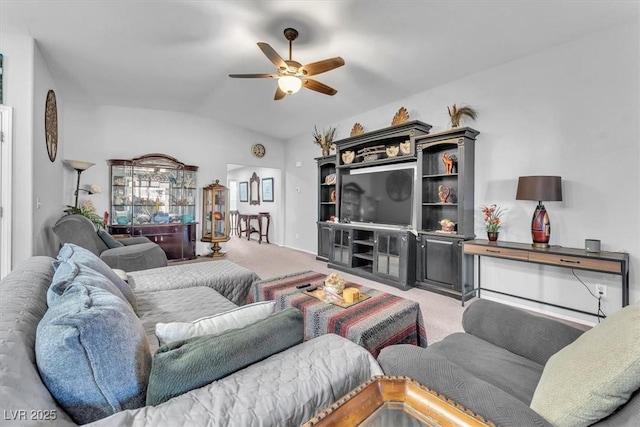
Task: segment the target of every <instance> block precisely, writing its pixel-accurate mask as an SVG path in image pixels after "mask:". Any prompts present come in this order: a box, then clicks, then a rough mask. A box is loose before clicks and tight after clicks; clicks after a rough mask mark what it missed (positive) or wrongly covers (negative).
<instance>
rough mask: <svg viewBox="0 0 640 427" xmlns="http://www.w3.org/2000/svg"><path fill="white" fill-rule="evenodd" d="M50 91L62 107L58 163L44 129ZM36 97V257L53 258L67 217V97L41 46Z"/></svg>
mask: <svg viewBox="0 0 640 427" xmlns="http://www.w3.org/2000/svg"><path fill="white" fill-rule="evenodd" d="M49 89H53V90H54V91H55V92H56V104H57V106H58V152H57V156H56V159H55V161H54V162H51V160H49V154H48V152H47V148H46V137H45V129H44V112H45V101H46V98H47V92H48V91H49ZM33 93H34V104H33V113H34V114H33V117H34V120H33V201H34V203H33V236H32V237H33V254H34V255H49V256H52V255H55V254H57V253H58V249H59V241H58V239H57V238H56V236H55V234H54V233H53V230H52V229H51V227H52V226H53V225H54V224H55V222H56V221H57V220H58V219H59V218H60V217H61V216H63V215H64V212H63V211H64V206H63V205H64V203H63V195H64V191H63V188H62V185H61V184H62V182H63V172H64V165H63V163H62V159H63V158H64V148H65V145H66V144H65V132H64V130H65V126H64V95H63V94H61V93H60V91H58V90H57V88H56V84H55V81H54V80H53V77H52V76H51V73H50V71H49V68H48V67H47V64H46V62H45V61H44V59H43V57H42V54H41V53H40V49H39V48H38V45H37V43H36V45H35V51H34V88H33ZM74 179H75V172H74ZM19 191H21V190H19Z"/></svg>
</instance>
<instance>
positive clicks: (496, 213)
mask: <svg viewBox="0 0 640 427" xmlns="http://www.w3.org/2000/svg"><path fill="white" fill-rule="evenodd" d="M481 209H482V213H483V215H484V227H485V229H486V230H487V238H488V239H489V241H491V242H495V241H496V240H498V234H499V232H500V229H501V228H502V226H503V221H502V215H503V214H504V210H503V209H502V208H501V207H500V206H498V205H496V204H493V205H491V206H484V207H482V208H481Z"/></svg>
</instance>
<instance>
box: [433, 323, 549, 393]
mask: <svg viewBox="0 0 640 427" xmlns="http://www.w3.org/2000/svg"><path fill="white" fill-rule="evenodd" d="M428 348H429V351H431V352H435V353H438V354H439V355H441V356H443V357H445V358H446V359H447V360H449V361H451V362H453V363H456V364H457V365H458V366H461V367H463V368H464V369H465V371H467V372H469V373H470V374H471V375H473V376H474V377H477V378H479V379H481V380H482V381H485V382H487V383H489V384H492V385H494V386H496V387H498V388H499V389H501V390H504V391H505V392H506V393H509V394H510V395H511V396H513V397H515V398H517V399H518V400H520V401H522V402H523V403H525V404H526V405H529V404H530V403H531V397H532V396H533V393H534V391H535V389H536V386H537V385H538V382H539V381H540V376H541V375H542V370H543V368H544V367H543V366H542V365H540V364H538V363H536V362H533V361H531V360H529V359H527V358H525V357H522V356H519V355H517V354H514V353H511V352H510V351H508V350H506V349H504V348H501V347H498V346H496V345H493V344H491V343H489V342H487V341H484V340H482V339H480V338H478V337H476V336H473V335H471V334H465V333H461V332H460V333H454V334H451V335H449V336H447V337H446V338H445V339H444V340H442V341H438V342H436V343H435V344H432V345H430V346H429V347H428ZM470 354H473V357H469V355H470Z"/></svg>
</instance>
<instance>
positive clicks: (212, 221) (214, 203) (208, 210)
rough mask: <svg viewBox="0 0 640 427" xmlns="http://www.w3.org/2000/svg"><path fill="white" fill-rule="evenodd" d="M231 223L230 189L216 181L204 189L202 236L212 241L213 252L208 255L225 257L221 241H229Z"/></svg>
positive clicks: (204, 239) (203, 239) (203, 238)
mask: <svg viewBox="0 0 640 427" xmlns="http://www.w3.org/2000/svg"><path fill="white" fill-rule="evenodd" d="M230 231H231V223H230V219H229V189H228V188H227V187H225V186H224V185H222V184H220V181H219V180H217V179H216V182H215V183H213V184H211V185H209V186H207V187H204V188H203V189H202V238H201V239H200V241H202V242H207V243H211V251H212V252H211V253H210V254H208V255H207V256H211V257H214V258H218V257H223V256H225V255H226V253H224V252H221V251H220V250H221V249H222V248H221V247H220V243H222V242H228V241H229V232H230Z"/></svg>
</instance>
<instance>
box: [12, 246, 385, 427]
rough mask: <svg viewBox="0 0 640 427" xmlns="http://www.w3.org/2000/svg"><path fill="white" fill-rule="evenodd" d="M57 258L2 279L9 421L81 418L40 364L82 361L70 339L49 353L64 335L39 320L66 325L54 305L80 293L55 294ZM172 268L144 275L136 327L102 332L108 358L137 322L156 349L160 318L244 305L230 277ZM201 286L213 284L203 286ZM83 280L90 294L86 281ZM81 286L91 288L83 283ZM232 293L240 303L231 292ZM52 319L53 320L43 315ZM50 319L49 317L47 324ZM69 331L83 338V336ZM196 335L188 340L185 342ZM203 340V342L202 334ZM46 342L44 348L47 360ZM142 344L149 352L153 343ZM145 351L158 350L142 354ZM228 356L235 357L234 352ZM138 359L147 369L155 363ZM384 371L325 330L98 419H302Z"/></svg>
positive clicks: (63, 422)
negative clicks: (189, 280) (163, 397)
mask: <svg viewBox="0 0 640 427" xmlns="http://www.w3.org/2000/svg"><path fill="white" fill-rule="evenodd" d="M54 261H56V260H55V259H53V258H50V257H41V256H36V257H32V258H30V259H28V260H26V261H24V262H22V263H21V264H20V265H19V266H17V267H16V268H15V269H14V270H13V271H12V272H11V273H10V274H9V275H8V276H7V277H5V278H4V279H3V280H2V281H1V282H0V296H1V302H0V304H1V314H0V316H1V317H0V343H2V344H1V345H0V363H1V369H0V406H1V407H0V409H1V410H2V413H3V414H4V419H3V421H2V425H3V426H4V425H6V426H12V425H20V426H25V425H26V426H29V425H34V426H35V425H56V426H72V425H77V423H76V421H74V418H73V417H72V416H71V415H70V414H69V413H68V412H67V411H65V410H64V409H63V406H62V405H61V404H60V403H59V402H58V401H57V400H56V399H55V398H54V397H53V395H52V393H51V392H50V391H49V389H48V387H47V386H46V385H45V382H47V383H48V381H50V378H48V373H45V374H42V373H41V372H40V370H39V364H40V362H43V363H44V362H47V363H51V362H52V363H57V365H56V366H57V368H60V369H65V368H69V367H71V368H72V369H75V368H76V366H75V362H73V361H72V360H70V359H67V358H66V357H67V356H66V352H67V349H66V348H65V347H58V350H57V352H50V353H49V354H47V349H48V348H51V346H55V345H56V344H57V343H56V342H53V343H50V346H49V347H47V345H48V344H49V343H47V342H46V340H45V339H43V338H42V331H43V330H44V329H41V330H39V323H43V324H44V323H48V327H49V328H52V329H51V330H53V331H54V332H55V328H56V327H62V326H65V325H62V326H61V325H60V322H56V319H55V318H54V319H53V321H51V320H52V319H51V316H52V314H51V311H53V310H54V309H56V310H60V303H57V302H56V300H55V298H67V297H68V296H69V295H66V294H70V293H71V291H69V290H65V289H62V288H60V289H58V293H57V294H56V293H55V292H53V293H52V292H48V290H49V288H50V286H51V284H52V280H53V277H54V272H55V270H54V266H53V263H54ZM216 263H217V261H216V262H211V263H206V264H210V266H209V267H211V266H213V265H214V264H216ZM203 264H205V263H203ZM220 265H221V266H223V267H224V268H225V269H226V273H224V274H222V275H221V276H223V277H227V276H228V277H227V279H230V280H233V277H234V274H233V273H232V272H231V271H230V270H229V268H232V266H230V265H229V264H226V263H223V264H220ZM236 267H238V266H236ZM58 268H59V269H60V267H58ZM164 268H165V270H163V269H157V270H158V271H155V272H153V271H152V270H150V271H151V273H150V274H151V275H147V276H146V279H148V280H146V281H145V276H138V277H137V279H138V280H137V285H138V286H139V288H140V289H136V290H135V292H134V293H133V295H134V296H135V300H136V301H135V302H136V304H135V305H136V307H135V308H136V309H137V316H133V317H129V318H128V319H130V320H128V321H129V322H130V324H129V326H128V327H126V328H120V329H121V330H116V331H112V333H107V334H105V335H104V336H101V337H100V338H101V340H102V341H103V342H102V343H101V344H103V346H102V347H101V348H107V349H109V350H108V352H113V357H114V360H108V361H107V362H105V363H110V364H114V365H115V366H119V365H117V361H115V360H116V357H117V356H118V354H117V352H118V351H119V346H120V344H121V343H122V342H123V341H125V340H127V339H128V338H129V337H130V335H132V334H134V332H135V331H137V330H142V331H143V334H144V335H145V340H146V341H148V342H149V350H148V351H153V350H155V349H156V348H157V347H158V342H157V340H156V337H155V335H154V333H153V331H154V326H155V324H156V323H158V322H181V321H190V320H194V319H197V318H200V317H203V316H208V315H211V314H215V313H219V312H223V311H226V310H229V309H233V308H235V307H237V306H238V304H237V303H241V302H242V301H240V299H241V298H240V297H239V296H238V295H236V294H234V291H233V289H234V286H232V285H233V283H226V280H217V281H213V282H216V283H218V284H222V285H221V286H222V287H221V288H220V292H218V291H216V290H215V289H214V286H216V285H215V283H213V282H209V281H207V280H205V281H204V282H196V283H194V285H195V286H190V287H188V286H185V285H184V280H182V281H181V280H178V279H177V277H179V276H182V277H184V274H183V273H184V271H182V272H181V271H180V270H178V271H177V272H178V273H179V274H177V275H176V276H175V277H176V279H175V280H174V281H173V282H172V283H168V284H167V285H166V287H163V286H162V284H161V282H162V280H161V278H162V277H169V276H170V274H169V272H171V271H172V270H171V269H172V268H173V267H164ZM238 268H239V269H240V270H242V269H241V268H240V267H238ZM232 269H233V268H232ZM240 270H237V269H236V271H235V272H236V273H237V275H235V278H236V279H237V280H248V279H247V278H252V277H254V276H253V273H251V272H248V271H245V272H242V271H240ZM134 276H135V275H134ZM201 276H202V275H200V277H201ZM255 277H257V276H255ZM134 281H135V280H134ZM169 282H171V281H169ZM123 283H124V282H123ZM145 283H146V284H145ZM198 284H204V285H205V286H197V285H198ZM105 286H107V285H105ZM79 288H80V289H84V291H82V292H85V293H86V289H87V288H86V287H85V288H83V287H82V286H80V287H79ZM90 289H91V290H90V291H89V293H88V294H89V299H91V298H93V299H94V300H95V301H97V300H99V299H100V298H106V296H105V295H106V294H105V293H104V292H103V291H102V290H95V289H92V288H90ZM65 292H66V294H65ZM77 292H78V293H79V294H82V292H81V291H77ZM225 293H226V294H227V296H229V297H230V298H232V299H234V300H235V302H232V301H231V300H229V299H228V298H227V297H225V296H223V294H225ZM123 294H124V293H123ZM81 296H84V297H86V296H87V295H81ZM48 298H49V303H50V304H51V305H52V307H53V308H50V309H49V311H50V313H49V314H47V311H48ZM239 298H240V299H239ZM95 301H94V303H95ZM115 301H116V305H117V307H121V308H119V309H118V310H116V311H117V312H122V313H124V312H127V313H129V314H130V312H131V313H133V310H130V308H128V306H127V302H126V301H124V299H122V298H120V299H117V298H116V299H115ZM118 304H119V305H118ZM294 317H295V313H294ZM43 318H45V321H42V320H43ZM45 327H46V326H43V325H40V328H45ZM258 333H259V331H258ZM80 335H82V333H81V334H80ZM277 335H278V334H271V336H270V337H268V338H277ZM81 338H82V337H81ZM94 338H95V337H94ZM199 338H202V337H199ZM64 339H65V340H66V339H71V340H72V341H73V340H75V341H78V339H77V337H74V336H72V337H68V336H67V337H64ZM205 339H206V338H205ZM227 339H228V337H227ZM145 340H143V341H145ZM36 341H38V342H37V343H36ZM187 341H189V340H184V342H187ZM198 343H199V344H201V343H202V341H199V342H198ZM37 345H38V346H39V347H38V348H39V349H40V350H39V353H38V358H39V359H38V361H37V360H36V346H37ZM180 345H181V344H180ZM265 345H267V344H265ZM141 347H143V350H144V352H143V353H145V354H146V351H147V349H146V344H144V345H141ZM165 347H166V346H165ZM165 347H162V348H165ZM261 347H262V346H261ZM53 348H55V347H53ZM241 348H243V349H244V352H243V353H242V356H243V360H244V359H246V357H244V356H246V355H247V354H251V352H253V351H255V350H256V349H255V348H252V347H248V346H245V347H241ZM214 350H215V349H214ZM108 352H107V353H108ZM57 355H58V356H59V357H58V360H56V356H57ZM146 357H150V356H145V357H142V359H145V358H146ZM153 357H157V355H155V356H153ZM47 358H48V359H47ZM239 358H240V357H238V359H239ZM227 359H229V360H231V361H232V362H235V361H236V360H235V359H236V358H234V357H228V358H227ZM149 360H150V359H149ZM165 361H166V360H165ZM227 361H228V360H226V361H225V360H223V362H227ZM37 362H38V363H37ZM125 362H126V363H123V364H122V369H123V370H125V368H126V366H128V362H129V361H125ZM147 362H148V360H147ZM65 365H66V366H65ZM69 365H74V366H69ZM125 365H126V366H125ZM208 365H211V364H209V363H203V364H201V366H204V367H210V366H208ZM136 366H143V367H146V368H145V369H147V368H148V364H147V363H146V362H144V363H139V364H138V365H136ZM97 368H102V367H101V366H98V367H97ZM116 370H117V369H116ZM138 374H139V373H138ZM380 374H382V370H381V369H380V367H379V365H378V364H377V362H376V361H375V359H374V358H373V357H372V356H371V354H369V353H368V352H367V351H366V350H364V349H363V348H361V347H359V346H358V345H356V344H354V343H352V342H350V341H348V340H346V339H344V338H342V337H339V336H337V335H325V336H322V337H320V338H317V339H313V340H310V341H306V342H303V343H301V344H297V345H294V346H292V347H289V348H287V349H285V350H283V351H279V352H276V353H275V354H273V355H271V356H269V357H267V358H265V359H263V360H259V361H257V362H255V363H252V364H250V365H249V366H246V367H243V368H241V369H239V370H237V371H235V372H233V373H231V374H229V375H226V376H224V377H223V378H220V379H217V380H215V381H212V382H210V383H207V384H205V385H204V386H202V387H199V388H196V389H193V390H191V391H187V392H185V393H183V394H180V395H178V396H176V397H172V398H170V399H168V400H167V401H165V402H164V403H160V404H157V405H155V406H151V405H146V404H144V403H143V404H141V405H140V406H139V407H135V408H131V405H129V406H128V407H129V408H130V409H121V410H119V409H118V408H115V409H114V408H106V410H110V411H112V412H115V413H113V414H111V415H108V416H106V417H104V418H101V419H98V420H97V421H96V422H95V423H93V424H92V425H100V426H102V425H104V426H132V425H135V426H145V425H149V426H158V425H171V426H180V425H185V426H187V425H189V426H195V425H197V426H205V425H210V426H217V425H219V426H253V425H255V426H262V425H264V426H270V425H274V426H275V425H278V426H295V425H300V424H301V423H303V422H305V421H306V420H308V419H310V418H312V417H313V416H314V415H315V414H316V413H317V412H319V411H320V410H321V409H323V408H325V407H327V406H329V405H330V404H332V403H333V402H334V401H336V400H337V399H339V398H340V397H342V396H343V395H345V394H347V393H348V392H349V391H350V390H352V389H353V388H355V387H357V386H358V385H359V384H361V383H362V382H364V381H366V380H368V379H369V378H371V377H372V376H374V375H380ZM81 375H82V369H81V367H80V364H78V366H77V380H78V381H80V377H81ZM178 379H179V380H181V379H182V376H181V375H178ZM169 385H171V384H169ZM123 406H124V407H127V405H123Z"/></svg>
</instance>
